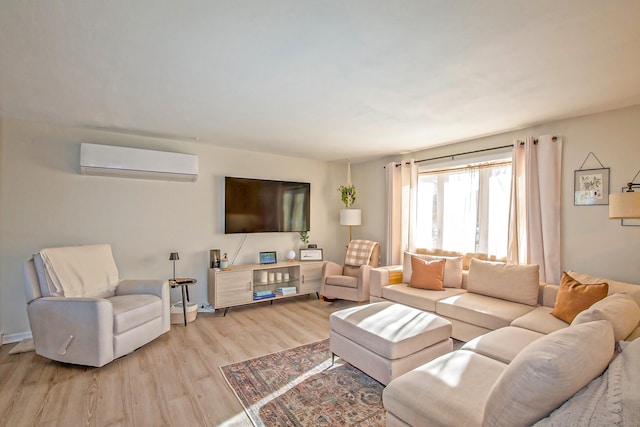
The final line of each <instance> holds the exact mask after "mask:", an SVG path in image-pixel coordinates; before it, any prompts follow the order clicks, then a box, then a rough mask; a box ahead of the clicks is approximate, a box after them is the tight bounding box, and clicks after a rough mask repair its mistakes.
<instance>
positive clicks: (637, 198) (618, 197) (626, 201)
mask: <svg viewBox="0 0 640 427" xmlns="http://www.w3.org/2000/svg"><path fill="white" fill-rule="evenodd" d="M638 174H640V170H639V171H638V172H637V173H636V176H634V177H633V179H632V180H631V182H629V183H627V186H626V188H623V191H622V192H621V193H612V194H610V195H609V219H620V220H621V221H620V224H621V225H627V224H624V222H623V221H624V220H625V219H630V218H635V219H640V192H636V191H634V190H633V189H634V188H640V183H635V182H633V181H635V179H636V178H637V177H638Z"/></svg>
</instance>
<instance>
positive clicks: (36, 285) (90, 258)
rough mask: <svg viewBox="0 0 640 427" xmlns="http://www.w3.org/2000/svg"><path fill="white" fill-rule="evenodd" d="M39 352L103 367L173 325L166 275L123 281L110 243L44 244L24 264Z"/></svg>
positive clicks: (34, 337)
mask: <svg viewBox="0 0 640 427" xmlns="http://www.w3.org/2000/svg"><path fill="white" fill-rule="evenodd" d="M24 276H25V289H26V296H27V314H28V316H29V323H30V325H31V332H32V335H33V342H34V344H35V348H36V353H38V354H39V355H41V356H43V357H46V358H49V359H53V360H57V361H59V362H65V363H73V364H78V365H87V366H103V365H105V364H107V363H109V362H111V361H112V360H113V359H116V358H118V357H120V356H124V355H125V354H128V353H131V352H132V351H134V350H135V349H137V348H138V347H140V346H142V345H144V344H146V343H148V342H150V341H152V340H153V339H155V338H157V337H158V336H160V335H162V334H163V333H165V332H167V331H169V329H170V308H169V306H170V304H169V301H170V295H169V283H168V281H166V280H120V279H119V277H118V269H117V268H116V265H115V261H114V260H113V254H112V253H111V246H110V245H108V244H101V245H87V246H69V247H62V248H51V249H43V250H41V251H40V252H38V253H37V254H35V255H34V256H33V257H32V258H30V259H29V260H28V261H27V262H25V264H24Z"/></svg>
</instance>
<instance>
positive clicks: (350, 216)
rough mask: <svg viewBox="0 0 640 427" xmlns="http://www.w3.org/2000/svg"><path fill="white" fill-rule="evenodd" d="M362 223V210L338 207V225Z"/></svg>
mask: <svg viewBox="0 0 640 427" xmlns="http://www.w3.org/2000/svg"><path fill="white" fill-rule="evenodd" d="M360 224H362V211H361V210H360V209H340V225H360Z"/></svg>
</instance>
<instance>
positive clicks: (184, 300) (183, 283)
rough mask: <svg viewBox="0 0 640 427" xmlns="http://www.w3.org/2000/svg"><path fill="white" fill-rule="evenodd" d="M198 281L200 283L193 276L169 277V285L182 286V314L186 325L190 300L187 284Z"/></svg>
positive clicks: (193, 283)
mask: <svg viewBox="0 0 640 427" xmlns="http://www.w3.org/2000/svg"><path fill="white" fill-rule="evenodd" d="M196 283H198V281H197V280H196V279H193V278H191V277H181V278H177V279H169V286H171V287H172V288H175V287H176V286H180V288H181V289H182V314H183V316H184V326H187V302H188V301H189V290H188V288H187V286H191V285H195V284H196Z"/></svg>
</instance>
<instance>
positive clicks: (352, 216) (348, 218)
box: [340, 209, 362, 241]
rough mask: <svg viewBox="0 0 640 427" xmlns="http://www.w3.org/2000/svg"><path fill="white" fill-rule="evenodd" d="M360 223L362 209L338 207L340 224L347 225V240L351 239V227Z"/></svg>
mask: <svg viewBox="0 0 640 427" xmlns="http://www.w3.org/2000/svg"><path fill="white" fill-rule="evenodd" d="M361 224H362V211H361V210H360V209H340V225H348V226H349V241H351V227H352V226H354V225H361Z"/></svg>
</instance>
